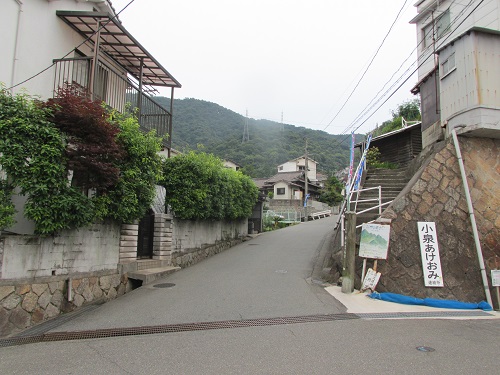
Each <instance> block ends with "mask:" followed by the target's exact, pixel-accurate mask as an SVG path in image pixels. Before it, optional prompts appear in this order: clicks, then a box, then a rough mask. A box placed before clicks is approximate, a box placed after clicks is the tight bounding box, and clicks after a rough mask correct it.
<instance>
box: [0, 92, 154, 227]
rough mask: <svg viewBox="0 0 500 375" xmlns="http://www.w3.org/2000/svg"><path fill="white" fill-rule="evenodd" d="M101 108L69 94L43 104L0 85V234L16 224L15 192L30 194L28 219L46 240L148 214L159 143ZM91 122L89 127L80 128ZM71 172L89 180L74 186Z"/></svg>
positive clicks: (131, 121)
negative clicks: (99, 223) (61, 233)
mask: <svg viewBox="0 0 500 375" xmlns="http://www.w3.org/2000/svg"><path fill="white" fill-rule="evenodd" d="M103 108H104V107H103V106H102V103H100V102H91V101H89V100H88V99H85V98H81V97H77V96H74V95H72V94H71V93H70V92H65V93H63V96H61V97H58V98H57V99H51V100H50V101H49V102H48V103H42V102H40V101H37V100H34V99H33V98H31V97H30V96H28V95H25V94H20V95H14V96H13V95H11V94H10V93H9V92H7V91H6V90H4V89H2V88H1V87H0V166H1V168H2V170H3V172H4V174H5V175H6V176H5V175H4V179H3V180H2V179H0V229H2V228H7V227H9V226H11V225H12V224H13V217H14V214H15V210H14V206H13V204H12V200H11V196H12V193H13V190H14V188H16V187H17V188H19V189H20V193H21V194H23V195H26V196H27V197H28V199H27V202H26V205H25V207H24V216H26V217H27V218H28V219H31V220H33V221H34V222H35V230H36V232H37V233H38V234H42V235H48V234H53V233H55V232H58V231H60V230H62V229H71V228H79V227H82V226H85V225H88V224H90V223H92V222H95V221H96V220H102V219H105V218H113V219H115V220H118V221H122V222H130V221H132V220H136V219H139V218H141V217H142V216H143V215H144V214H145V213H146V211H147V209H148V208H149V207H150V206H151V203H152V201H153V198H154V194H155V184H156V181H157V180H158V179H159V177H160V174H161V158H160V156H159V155H158V151H159V150H160V145H161V139H159V138H158V137H156V136H155V134H154V133H148V134H144V133H143V132H141V131H140V130H139V124H138V122H137V119H135V118H134V117H130V116H123V115H119V114H116V113H112V112H108V111H107V110H104V109H103ZM89 123H90V124H91V125H92V126H94V127H93V128H92V129H91V130H89V127H88V126H83V125H82V124H89ZM82 134H83V135H82ZM111 150H114V154H113V157H110V154H111ZM69 170H75V171H78V172H79V175H80V176H84V177H87V178H86V179H85V180H83V179H82V180H81V181H83V185H82V184H76V185H74V184H73V185H71V184H70V182H69V179H68V172H69ZM110 171H111V172H113V173H115V178H113V179H110V178H109V177H110ZM5 177H7V179H5ZM73 180H74V179H73ZM88 189H92V191H94V194H92V195H91V196H90V197H89V196H87V194H86V191H87V190H88Z"/></svg>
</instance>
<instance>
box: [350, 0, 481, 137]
mask: <svg viewBox="0 0 500 375" xmlns="http://www.w3.org/2000/svg"><path fill="white" fill-rule="evenodd" d="M455 1H456V0H455ZM455 1H453V3H454V2H455ZM483 1H484V0H481V2H480V3H479V4H478V5H477V6H476V7H475V8H474V9H473V10H472V11H471V13H469V15H468V16H467V17H465V18H464V19H463V20H462V21H461V22H460V24H458V25H457V27H456V28H455V30H456V29H458V28H459V27H460V26H461V25H462V24H463V23H464V22H465V20H466V19H467V18H469V17H470V16H471V14H472V13H473V12H474V11H475V10H476V9H477V8H478V7H479V6H480V5H481V3H483ZM473 2H474V0H471V1H470V2H469V3H468V4H467V5H466V6H465V7H464V8H463V9H462V10H461V11H460V13H459V14H458V15H457V16H456V17H455V18H454V20H453V21H452V22H451V23H450V25H449V27H450V28H451V27H452V26H453V24H455V23H456V22H458V20H459V18H460V17H461V16H462V15H463V14H464V13H465V11H466V10H467V9H468V8H469V7H470V6H471V4H472V3H473ZM451 35H452V32H450V33H449V34H448V35H447V36H446V37H445V38H444V39H443V40H442V41H441V42H440V45H439V48H441V47H442V46H443V45H444V43H445V42H446V41H447V40H448V39H449V38H450V36H451ZM423 42H424V40H422V41H420V43H419V44H418V45H417V47H416V48H415V49H414V50H413V51H412V52H411V54H410V56H409V57H408V58H407V59H406V60H405V61H404V62H403V64H402V65H401V66H400V67H399V68H398V70H396V72H397V71H399V69H401V67H402V66H403V65H404V63H405V62H406V61H407V60H408V59H409V58H410V57H411V55H412V54H413V52H414V51H415V50H416V49H418V48H419V47H420V45H421V44H422V43H423ZM431 56H432V54H430V55H429V56H427V58H426V59H425V60H424V61H422V63H421V64H420V65H419V66H418V67H417V69H415V70H414V71H413V72H412V73H411V74H410V76H409V77H407V78H406V79H405V81H404V82H403V83H402V84H401V85H399V86H398V87H397V89H396V90H395V91H394V92H393V93H392V94H391V95H390V96H389V98H387V99H386V100H385V101H384V102H383V103H382V104H381V105H380V106H379V107H378V108H377V109H376V110H375V111H374V112H373V113H372V114H371V115H370V116H369V117H368V118H367V119H365V121H363V122H362V123H361V124H360V125H359V126H358V127H356V128H355V129H354V130H353V131H356V130H357V129H359V128H360V127H361V126H362V125H364V124H365V123H366V121H367V120H369V119H370V118H371V117H372V116H373V115H374V114H375V113H376V112H377V111H378V110H379V109H380V108H381V106H382V105H383V104H385V103H386V102H387V100H388V99H390V98H391V97H392V96H393V95H394V94H395V93H396V92H397V91H398V90H399V89H400V88H401V87H402V85H403V84H404V83H406V82H407V81H408V79H409V78H410V77H411V76H412V75H413V74H414V73H415V72H416V71H418V69H419V68H420V67H421V66H422V65H423V64H424V63H426V62H427V60H428V59H429V58H430V57H431ZM417 61H418V60H417ZM417 61H415V62H413V63H412V64H411V65H410V67H408V68H407V69H406V71H405V72H403V74H402V75H401V76H400V77H399V78H398V79H397V80H396V81H395V82H394V83H393V84H392V86H391V87H389V89H387V90H386V91H385V92H384V94H383V95H382V96H381V97H380V98H379V99H378V100H377V101H376V102H375V103H374V104H373V105H372V106H371V107H370V108H368V107H369V106H370V104H371V103H372V102H373V101H374V100H375V98H376V97H377V96H378V95H379V94H380V92H381V91H382V90H383V89H382V90H380V91H379V92H378V93H377V94H376V95H375V97H374V99H372V100H371V101H370V103H369V104H368V105H367V106H366V107H365V109H363V111H362V114H361V115H358V116H357V117H356V119H355V120H354V121H353V122H352V123H351V124H350V125H349V126H348V127H347V128H346V129H345V130H344V131H343V132H342V134H346V133H347V132H348V131H349V130H350V129H352V128H353V127H354V124H355V123H356V122H357V121H358V120H360V119H361V118H363V116H365V115H366V114H367V113H368V112H369V111H370V110H371V109H372V108H373V107H375V106H376V104H377V103H379V102H380V101H381V100H382V99H383V98H384V96H385V95H387V93H388V92H389V91H390V90H391V89H392V88H393V87H394V86H395V85H396V84H397V83H398V82H399V81H400V80H401V79H402V78H403V77H404V76H405V74H406V73H407V72H408V71H409V70H410V69H411V67H412V66H413V65H415V63H417ZM394 75H395V74H393V75H392V77H391V78H390V79H389V80H388V81H387V82H386V83H385V85H384V88H385V86H386V85H387V84H388V83H389V82H390V81H391V80H392V78H393V77H394ZM367 108H368V109H367ZM343 141H344V140H343Z"/></svg>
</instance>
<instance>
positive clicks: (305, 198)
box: [304, 137, 309, 222]
mask: <svg viewBox="0 0 500 375" xmlns="http://www.w3.org/2000/svg"><path fill="white" fill-rule="evenodd" d="M308 169H309V164H308V157H307V137H306V153H305V162H304V183H305V197H304V222H306V221H307V199H308V198H309V197H308V195H309V194H308V191H309V183H308V182H307V170H308Z"/></svg>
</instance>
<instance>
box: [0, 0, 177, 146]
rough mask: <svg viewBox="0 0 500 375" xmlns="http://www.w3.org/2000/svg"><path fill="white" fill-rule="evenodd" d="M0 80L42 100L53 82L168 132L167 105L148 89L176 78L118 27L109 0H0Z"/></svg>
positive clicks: (52, 90) (173, 82)
mask: <svg viewBox="0 0 500 375" xmlns="http://www.w3.org/2000/svg"><path fill="white" fill-rule="evenodd" d="M0 25H1V26H0V27H1V30H2V38H1V39H0V48H1V51H2V58H1V59H0V82H1V83H3V84H4V85H5V87H6V88H10V90H11V92H13V93H17V92H20V91H21V90H25V91H27V93H28V94H30V95H37V96H39V97H40V98H41V99H48V98H51V97H53V96H54V94H55V93H56V92H57V90H58V89H59V88H71V89H72V90H74V91H77V92H81V93H85V94H90V95H91V96H92V98H93V99H100V100H103V101H104V102H106V104H108V105H109V106H111V107H113V108H115V109H117V110H118V111H120V112H123V111H125V110H126V108H125V104H126V103H131V104H132V108H137V111H138V113H137V114H138V118H139V122H140V124H141V127H142V128H143V129H144V130H150V129H155V130H156V131H157V134H159V135H162V136H163V135H170V137H167V138H166V141H165V146H166V147H167V148H170V144H171V138H172V137H171V133H172V116H171V113H172V107H170V108H169V109H167V108H163V107H161V106H160V105H158V104H157V103H156V102H155V101H153V100H151V97H150V96H149V95H148V92H151V90H150V89H153V88H154V87H156V86H163V87H170V88H171V91H172V95H173V90H174V88H176V87H181V85H180V83H179V82H178V81H177V80H176V79H175V78H174V77H173V76H172V75H171V74H170V73H169V72H168V71H167V70H166V69H165V68H164V67H163V66H162V65H161V64H160V63H159V62H158V61H157V60H156V59H155V58H154V57H153V56H152V55H151V54H150V53H149V52H148V51H147V50H146V49H145V48H144V47H143V46H142V45H141V44H139V42H138V41H137V40H136V39H135V38H134V37H133V36H132V35H131V34H130V33H129V32H128V31H127V30H126V29H125V28H124V26H123V25H122V23H121V21H120V20H119V18H118V16H117V15H116V12H115V10H114V8H113V6H112V4H111V1H109V0H99V1H97V0H93V1H92V0H58V1H51V0H29V1H26V0H3V1H2V11H1V12H0Z"/></svg>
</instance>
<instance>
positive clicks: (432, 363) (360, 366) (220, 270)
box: [0, 219, 500, 375]
mask: <svg viewBox="0 0 500 375" xmlns="http://www.w3.org/2000/svg"><path fill="white" fill-rule="evenodd" d="M332 226H333V219H322V220H320V221H315V222H310V223H306V224H301V225H299V226H295V227H291V228H288V229H284V230H280V231H276V232H271V233H266V234H263V235H261V236H259V237H257V238H255V239H253V240H251V241H249V242H245V243H243V244H241V245H239V246H236V247H234V248H232V249H230V250H228V251H226V252H224V253H221V254H218V255H216V256H214V257H212V258H210V259H208V260H206V261H203V262H201V263H199V264H197V265H195V266H193V267H190V268H187V269H185V270H181V271H179V272H177V273H175V274H174V275H171V276H170V277H168V278H166V279H164V280H161V281H158V282H157V283H154V284H158V283H166V282H168V283H175V284H176V285H175V287H173V288H169V289H159V288H154V287H153V286H146V287H142V288H139V289H137V290H135V291H133V292H132V293H130V294H128V295H125V296H123V297H121V298H119V299H117V300H114V301H112V302H109V303H107V304H105V305H103V306H101V307H99V308H97V309H95V310H93V311H90V312H86V313H84V314H83V315H82V316H80V317H79V318H76V319H75V320H72V321H70V322H69V323H66V324H65V325H63V326H60V327H57V328H55V329H54V330H53V331H74V330H93V329H99V328H121V327H132V326H143V325H160V324H174V323H187V322H202V321H218V320H226V319H252V318H266V317H267V318H271V317H279V316H299V315H310V314H326V313H343V312H344V311H345V309H344V308H343V306H341V305H339V303H338V302H337V301H336V300H335V299H334V298H333V297H331V296H330V295H329V294H327V293H326V292H325V291H324V290H323V288H321V287H320V286H318V285H316V284H315V283H311V282H310V280H309V279H310V278H311V275H313V273H314V267H313V266H314V264H315V259H316V258H318V256H319V257H320V254H321V252H322V251H324V250H325V245H326V244H327V242H328V236H329V233H330V230H331V228H332ZM341 316H345V315H341ZM499 322H500V320H498V319H494V320H443V319H398V320H388V319H374V320H369V319H353V320H335V319H333V320H329V321H323V322H313V323H300V324H283V325H266V326H250V327H240V328H225V329H213V330H205V331H194V330H193V331H186V332H171V333H160V334H149V335H134V336H123V337H111V338H100V339H78V340H72V341H57V342H43V343H36V344H28V345H21V346H8V347H0V374H54V375H56V374H103V373H106V374H176V375H177V374H204V375H206V374H217V375H219V374H354V373H370V374H388V375H392V374H394V375H396V374H398V375H399V374H412V375H413V374H429V373H432V374H440V375H448V374H449V375H457V374H479V373H481V374H494V373H498V360H497V357H498V337H499V336H500V323H499ZM420 346H426V347H431V348H433V349H434V351H431V352H422V351H418V350H417V349H416V348H417V347H420Z"/></svg>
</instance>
